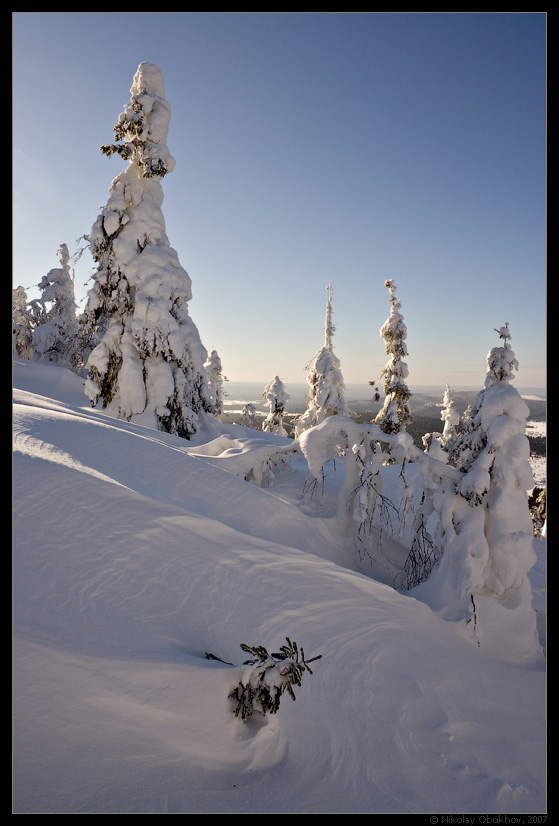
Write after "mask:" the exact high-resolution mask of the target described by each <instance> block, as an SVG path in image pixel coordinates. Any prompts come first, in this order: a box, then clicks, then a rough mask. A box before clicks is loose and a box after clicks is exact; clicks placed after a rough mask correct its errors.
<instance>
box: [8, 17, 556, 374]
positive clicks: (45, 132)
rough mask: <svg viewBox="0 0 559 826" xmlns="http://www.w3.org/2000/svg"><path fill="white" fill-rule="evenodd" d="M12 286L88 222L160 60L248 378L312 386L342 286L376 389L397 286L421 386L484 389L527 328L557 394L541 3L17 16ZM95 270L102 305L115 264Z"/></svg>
mask: <svg viewBox="0 0 559 826" xmlns="http://www.w3.org/2000/svg"><path fill="white" fill-rule="evenodd" d="M12 24H13V27H12V29H13V30H12V38H13V286H18V285H22V286H24V287H26V288H28V294H29V296H30V297H35V296H36V295H37V291H36V290H35V292H34V291H33V286H34V285H37V283H38V282H39V281H40V279H41V278H42V276H43V275H45V274H46V273H47V272H48V271H49V270H50V269H52V268H53V267H56V266H58V258H57V248H58V246H59V244H61V243H66V244H67V245H68V248H69V250H70V252H71V253H73V252H75V251H76V250H77V249H78V246H79V244H78V241H77V239H78V238H80V237H81V236H83V235H85V234H88V233H89V232H90V230H91V227H92V225H93V223H94V221H95V219H96V217H97V215H98V214H99V212H100V210H101V208H102V207H103V206H104V205H105V203H106V201H107V199H108V190H109V187H110V184H111V180H112V179H113V178H114V177H115V176H116V175H117V174H118V173H119V172H120V171H121V170H122V169H123V168H124V162H123V161H121V160H120V159H119V158H118V157H117V156H115V157H113V158H112V159H108V158H107V157H105V156H104V155H102V154H101V152H100V151H99V147H100V146H101V144H102V143H111V142H112V141H113V140H114V135H113V126H114V124H115V123H116V121H117V118H118V115H119V114H120V112H121V111H122V110H123V108H124V106H125V105H126V104H127V103H128V102H129V100H130V87H131V85H132V79H133V76H134V74H135V72H136V69H137V67H138V64H139V63H141V62H143V61H147V62H150V63H155V64H156V65H158V66H159V67H160V68H161V70H162V72H163V77H164V81H165V91H166V97H167V100H168V101H169V103H170V106H171V113H172V114H171V126H170V130H169V136H168V146H169V150H170V152H171V154H172V155H173V156H174V158H175V160H176V168H175V170H174V171H173V172H172V173H171V174H169V175H167V176H166V177H165V178H164V179H163V182H162V186H163V191H164V195H165V200H164V203H163V214H164V216H165V221H166V226H167V235H168V237H169V241H170V244H171V246H172V247H173V248H174V249H175V250H176V251H177V252H178V255H179V259H180V262H181V264H182V266H183V267H184V268H185V269H186V270H187V271H188V273H189V274H190V277H191V279H192V288H193V299H192V301H191V302H190V305H189V310H190V314H191V316H192V319H193V320H194V322H195V323H196V325H197V327H198V329H199V331H200V334H201V337H202V341H203V342H204V344H205V346H206V347H207V348H208V349H209V350H211V349H217V351H218V353H219V355H220V357H221V360H222V363H223V368H224V372H225V374H226V375H227V376H228V377H229V378H230V379H231V380H233V381H262V382H268V381H270V380H271V379H272V378H273V377H274V376H275V375H279V376H280V377H281V378H282V379H283V380H284V381H285V382H286V383H289V382H303V381H305V376H306V372H305V369H304V368H305V364H306V363H307V362H308V361H309V360H310V359H311V358H312V357H313V355H314V354H315V353H316V352H317V350H319V349H320V347H321V346H322V344H323V324H324V315H325V309H326V298H327V292H326V286H327V284H328V283H329V282H331V283H332V285H333V320H334V323H335V325H336V333H335V336H334V340H333V344H334V351H335V352H336V354H337V356H338V357H339V359H340V361H341V366H342V371H343V374H344V378H345V380H346V382H347V383H355V382H363V383H365V384H366V383H367V382H368V381H369V380H374V379H376V378H377V377H378V375H379V374H380V372H381V370H382V368H383V366H384V365H385V363H386V360H387V356H386V354H385V351H384V343H383V341H382V339H381V338H380V335H379V330H380V327H381V325H382V324H383V322H384V321H385V319H386V318H387V316H388V313H389V310H390V304H389V293H388V290H387V289H386V288H385V286H384V282H385V280H386V279H393V280H394V282H395V283H396V285H397V288H398V290H397V296H398V298H399V299H400V301H401V302H402V310H401V312H402V315H403V317H404V321H405V323H406V325H407V329H408V337H407V346H408V350H409V356H408V358H407V359H406V360H407V363H408V366H409V371H410V375H409V383H410V385H421V384H444V383H446V382H448V383H449V384H450V385H451V386H454V387H457V388H458V387H464V386H468V387H469V386H472V387H478V386H481V385H482V384H483V379H484V375H485V356H486V354H487V352H488V350H489V349H490V348H491V347H493V346H496V345H498V344H499V338H498V335H497V333H496V332H495V328H499V327H501V326H502V325H503V324H504V323H505V322H506V321H508V322H509V327H510V331H511V333H512V340H511V344H512V347H513V350H514V351H515V354H516V357H517V359H518V361H519V364H520V370H519V372H518V374H517V378H516V380H515V383H516V384H517V385H518V386H519V387H544V386H545V384H546V364H545V353H546V24H547V18H546V13H545V12H538V13H533V14H532V13H518V14H516V13H503V14H499V13H488V14H486V13H478V12H459V13H446V12H441V13H422V12H421V13H405V12H397V13H385V12H381V13H357V12H353V13H341V12H333V13H325V12H318V13H308V12H303V13H297V12H286V13H280V12H272V13H265V12H255V13H249V12H230V13H221V12H192V13H191V12H183V13H174V12H163V13H131V12H130V13H112V12H110V13H104V12H100V13H96V12H83V13H80V12H13V13H12ZM94 269H95V268H94V264H93V261H92V259H91V256H90V255H89V253H88V252H86V253H85V254H84V255H83V256H82V258H81V259H80V261H79V262H78V263H77V264H76V295H77V299H78V302H79V309H80V310H82V309H83V307H84V299H85V294H86V291H87V289H88V286H87V280H88V278H89V277H90V276H91V274H92V273H93V272H94Z"/></svg>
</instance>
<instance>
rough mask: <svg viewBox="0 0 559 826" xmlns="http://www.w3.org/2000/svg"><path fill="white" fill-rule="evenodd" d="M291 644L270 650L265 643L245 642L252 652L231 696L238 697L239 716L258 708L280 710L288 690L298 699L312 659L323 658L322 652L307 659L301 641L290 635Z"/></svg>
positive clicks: (260, 710)
mask: <svg viewBox="0 0 559 826" xmlns="http://www.w3.org/2000/svg"><path fill="white" fill-rule="evenodd" d="M285 639H286V642H287V645H282V647H281V649H280V650H279V651H278V652H275V653H272V654H268V652H267V650H266V649H265V648H264V647H263V646H262V645H257V646H250V645H245V644H244V643H242V644H241V648H242V649H243V651H246V652H247V653H248V654H251V657H250V659H248V660H246V661H245V663H244V666H245V668H244V669H243V673H242V676H241V679H240V681H239V684H238V685H237V686H236V687H235V688H234V689H233V691H232V692H231V694H230V695H229V697H230V698H231V699H233V700H235V701H236V706H235V710H234V714H235V717H240V718H241V720H242V721H243V723H246V721H247V719H248V718H249V717H251V716H252V714H253V713H254V712H255V711H256V712H258V713H260V714H263V715H265V714H276V713H277V711H278V709H279V704H280V698H281V695H282V694H283V693H284V692H285V691H287V693H288V694H289V696H290V697H291V699H292V700H295V693H294V691H293V686H294V685H299V686H300V685H301V679H302V677H303V674H304V672H305V671H308V672H309V674H312V673H313V672H312V671H311V669H310V667H309V663H312V662H313V661H314V660H319V659H321V657H322V654H318V655H317V656H316V657H311V658H310V659H309V660H306V659H305V654H304V652H303V649H302V648H301V650H300V651H299V649H298V647H297V643H295V642H292V641H291V640H290V639H289V637H286V638H285Z"/></svg>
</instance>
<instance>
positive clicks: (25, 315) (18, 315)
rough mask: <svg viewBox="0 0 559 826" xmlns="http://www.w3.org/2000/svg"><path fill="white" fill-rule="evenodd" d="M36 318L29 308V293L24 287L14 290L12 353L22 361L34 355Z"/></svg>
mask: <svg viewBox="0 0 559 826" xmlns="http://www.w3.org/2000/svg"><path fill="white" fill-rule="evenodd" d="M33 327H34V316H33V313H32V312H31V310H30V309H29V307H28V306H27V293H26V292H25V289H24V288H23V287H16V288H15V289H13V290H12V353H13V355H14V356H18V357H19V358H21V359H30V358H31V357H32V355H33Z"/></svg>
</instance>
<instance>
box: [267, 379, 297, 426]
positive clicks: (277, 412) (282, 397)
mask: <svg viewBox="0 0 559 826" xmlns="http://www.w3.org/2000/svg"><path fill="white" fill-rule="evenodd" d="M262 398H263V399H266V401H267V402H268V407H269V413H268V415H267V416H266V418H265V419H264V421H263V422H262V430H264V431H265V432H266V433H276V434H278V435H279V436H287V431H286V429H285V428H284V426H283V414H284V413H285V405H286V403H287V402H288V401H289V399H290V398H291V396H290V395H289V393H287V392H286V390H285V387H284V386H283V382H282V380H281V379H280V377H279V376H276V377H275V378H274V380H273V381H271V382H270V383H269V384H267V385H266V387H265V388H264V392H263V393H262Z"/></svg>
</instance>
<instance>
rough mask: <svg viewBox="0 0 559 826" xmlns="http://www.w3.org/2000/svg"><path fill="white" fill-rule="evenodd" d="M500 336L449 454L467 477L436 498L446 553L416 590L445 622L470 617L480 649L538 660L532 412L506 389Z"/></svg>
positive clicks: (508, 353) (511, 359)
mask: <svg viewBox="0 0 559 826" xmlns="http://www.w3.org/2000/svg"><path fill="white" fill-rule="evenodd" d="M497 332H499V333H500V335H501V338H503V339H504V344H503V346H502V347H494V348H493V349H492V350H491V351H490V352H489V354H488V356H487V374H486V378H485V386H484V389H483V390H482V391H481V392H480V393H479V394H478V397H477V399H476V401H475V403H474V405H473V408H472V411H471V415H470V419H469V423H468V428H467V430H466V432H465V433H463V434H462V435H461V436H459V437H458V439H457V440H456V442H455V443H454V446H453V449H452V452H451V457H450V459H451V464H452V465H454V467H456V468H457V469H458V470H459V471H460V472H461V478H460V479H459V481H458V482H457V483H455V484H454V485H453V488H452V489H450V488H448V486H447V487H446V488H445V487H443V486H441V487H440V488H439V490H438V491H436V492H435V493H434V496H433V503H434V505H435V509H436V510H437V512H438V513H439V515H440V526H439V541H441V540H442V544H443V550H444V553H443V556H442V559H441V562H440V565H439V568H438V569H437V570H436V571H435V573H434V574H433V575H432V577H431V579H430V580H429V581H428V582H427V583H426V584H425V586H420V587H425V588H428V589H429V590H430V592H431V593H434V594H435V595H436V597H435V602H434V603H432V604H433V605H434V607H436V603H438V604H439V605H440V606H441V608H442V611H441V613H442V614H443V615H444V616H446V617H447V618H448V619H453V620H457V621H459V620H462V621H464V620H465V621H466V623H467V626H468V628H469V629H470V633H471V635H472V637H473V638H474V639H475V640H476V641H477V642H478V644H479V645H480V647H481V648H484V649H485V650H487V651H490V652H494V653H495V654H496V655H497V656H503V657H506V658H507V659H515V660H517V661H518V662H536V661H538V660H539V658H540V656H541V649H540V646H539V642H538V638H537V628H536V617H535V613H534V611H533V608H532V591H531V586H530V581H529V579H528V572H529V570H530V568H531V567H532V566H533V564H534V562H535V560H536V556H535V553H534V550H533V545H532V542H533V534H532V520H531V517H530V510H529V506H528V491H529V490H530V489H531V488H532V485H533V477H532V471H531V468H530V463H529V456H530V445H529V442H528V438H527V436H526V433H525V429H526V418H527V416H528V415H529V408H528V405H527V404H526V402H525V401H524V399H522V397H521V396H520V394H519V393H518V391H517V390H516V388H514V387H513V386H512V385H511V383H510V382H511V380H512V379H513V378H514V371H515V370H518V362H517V360H516V357H515V355H514V352H513V351H512V349H511V346H510V343H509V339H510V333H509V332H508V325H506V328H501V330H500V331H497ZM503 332H504V334H503Z"/></svg>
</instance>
